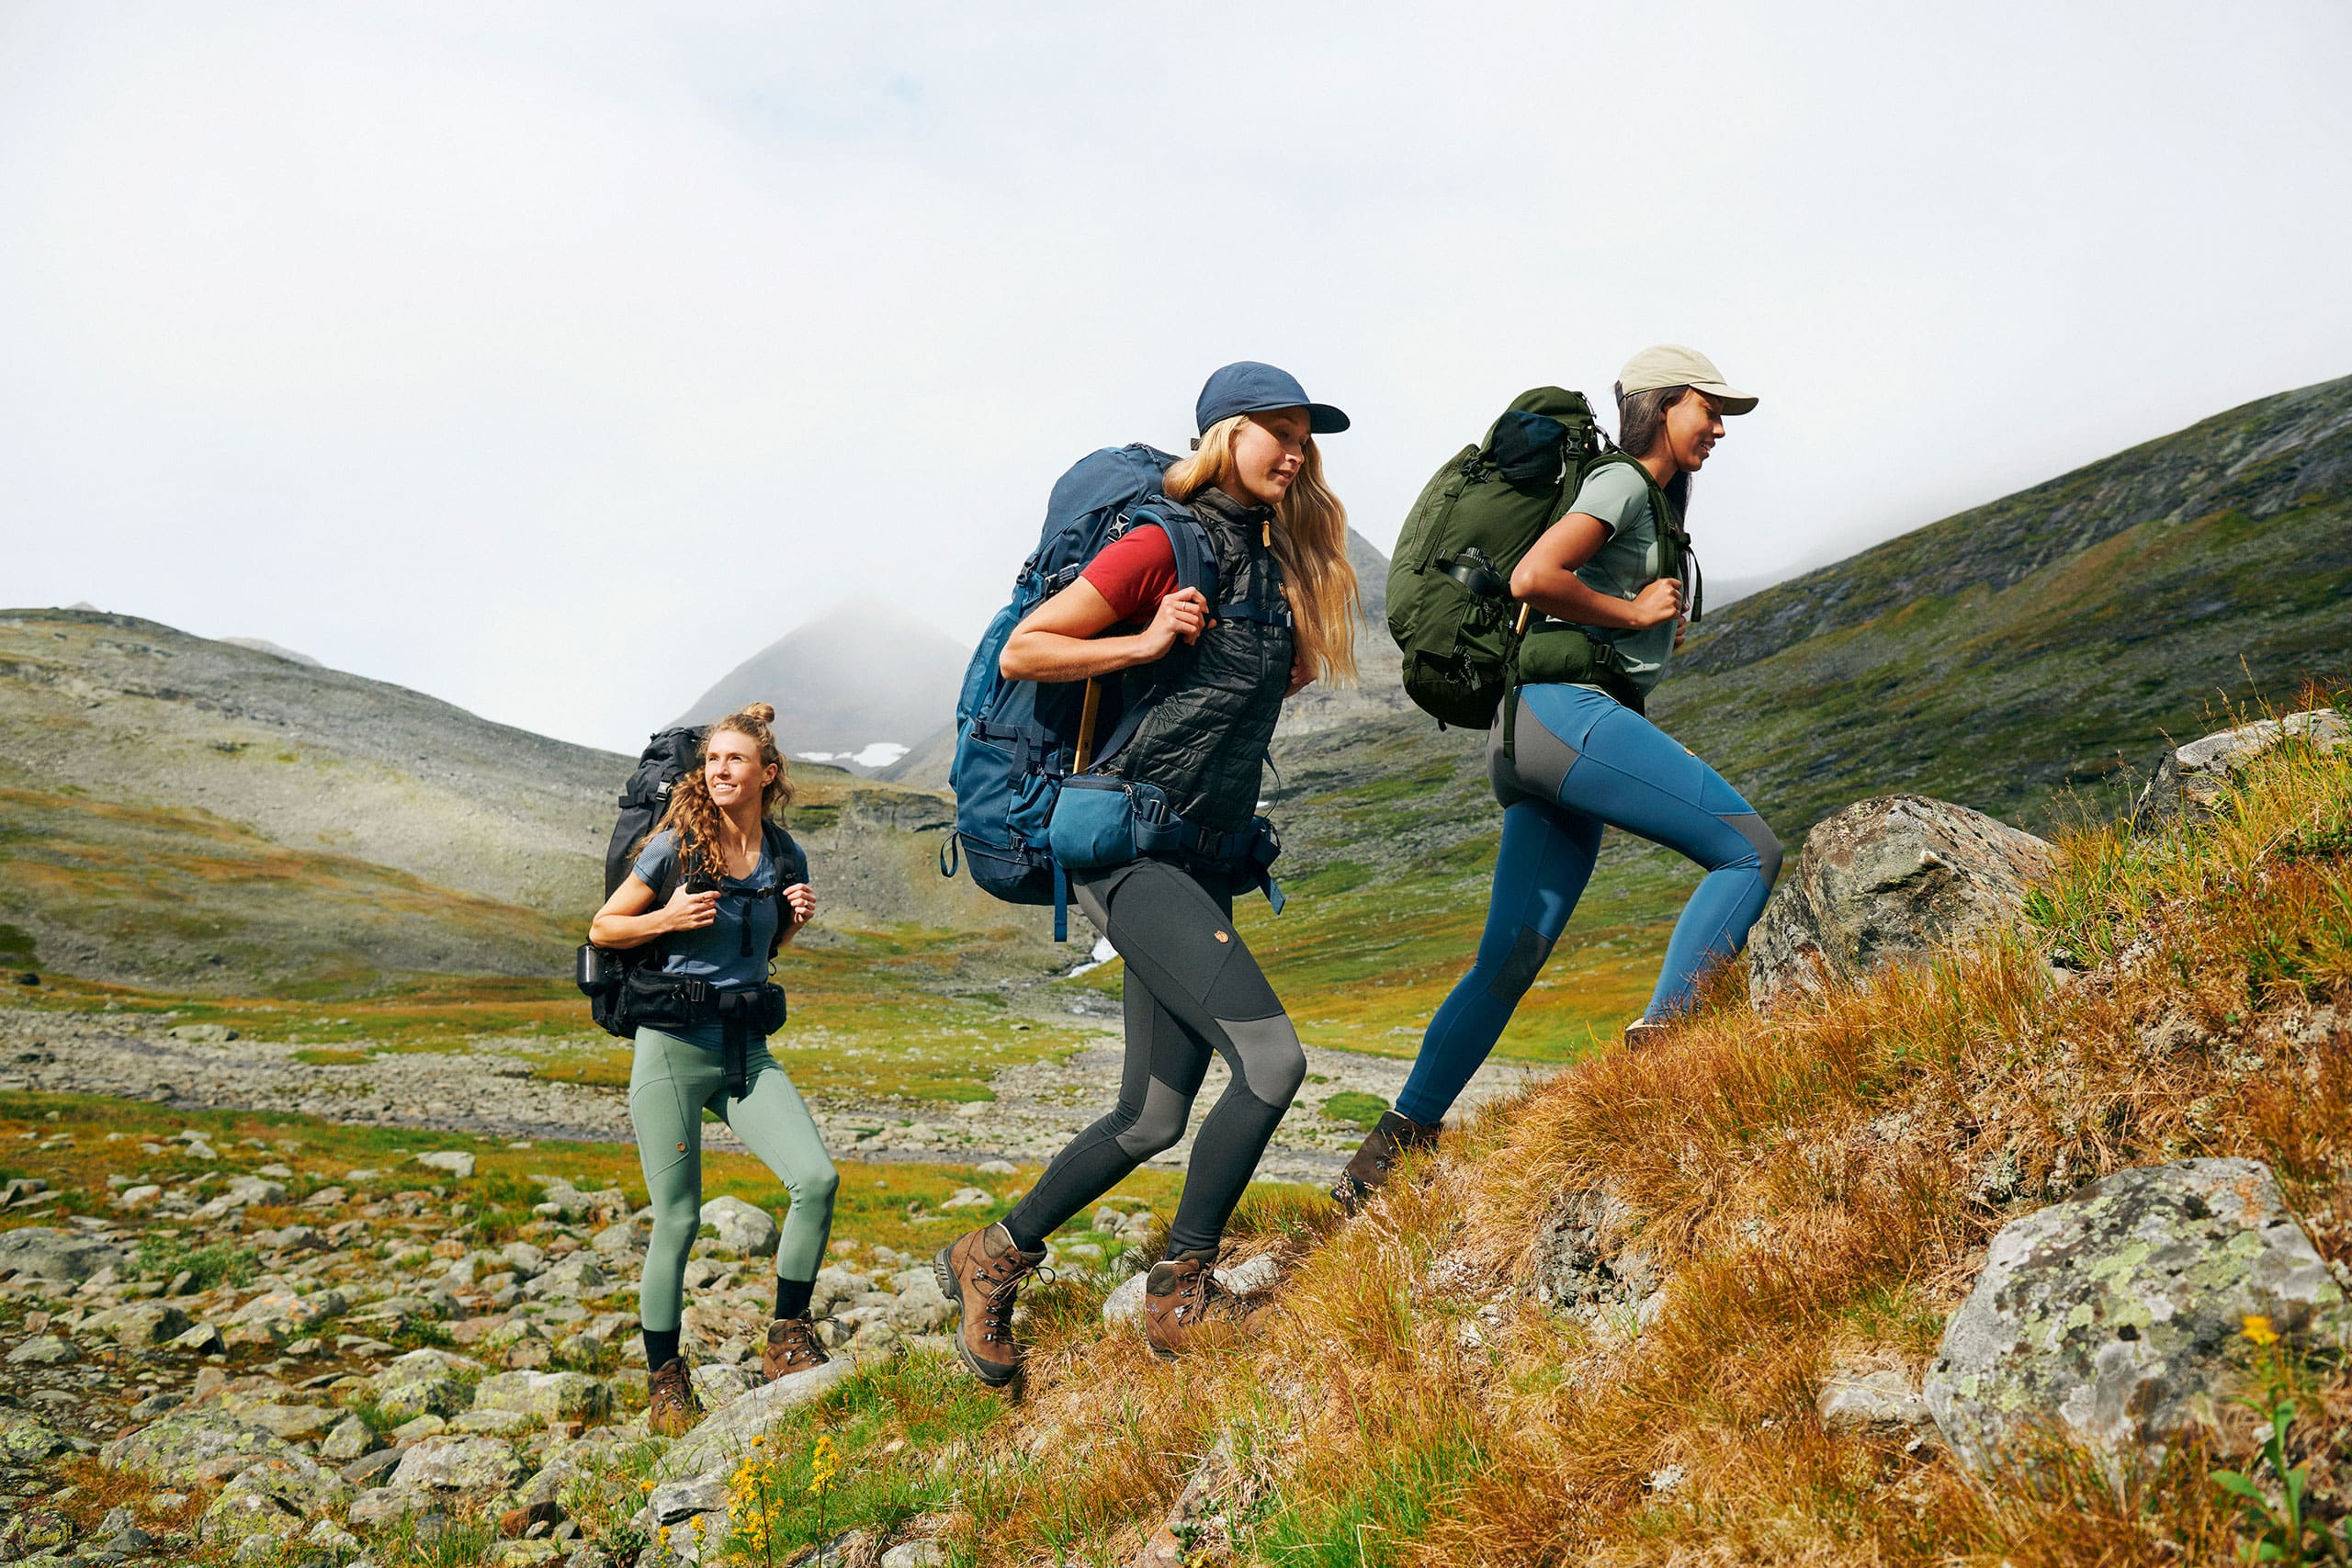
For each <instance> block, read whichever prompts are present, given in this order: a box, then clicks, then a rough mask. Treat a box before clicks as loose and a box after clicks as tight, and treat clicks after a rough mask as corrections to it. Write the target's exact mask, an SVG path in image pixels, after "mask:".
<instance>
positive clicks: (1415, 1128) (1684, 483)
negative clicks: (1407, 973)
mask: <svg viewBox="0 0 2352 1568" xmlns="http://www.w3.org/2000/svg"><path fill="white" fill-rule="evenodd" d="M1756 401H1757V400H1756V399H1754V398H1753V397H1750V396H1748V395H1747V393H1745V392H1740V391H1736V390H1735V389H1732V388H1731V387H1730V386H1728V385H1726V384H1725V383H1724V379H1723V378H1722V376H1721V375H1720V374H1718V373H1717V371H1716V369H1715V367H1714V366H1713V363H1711V362H1710V361H1709V360H1708V359H1707V357H1706V355H1702V354H1700V353H1697V352H1696V351H1694V350H1691V349H1688V348H1683V347H1679V346H1678V345H1676V344H1659V345H1658V346H1657V347H1654V348H1647V349H1644V350H1643V351H1642V352H1641V353H1639V354H1637V355H1634V357H1633V359H1632V360H1631V361H1630V362H1628V363H1627V365H1626V366H1625V368H1624V370H1623V372H1622V373H1621V374H1620V376H1619V378H1618V381H1617V409H1618V430H1619V441H1618V446H1619V447H1620V449H1621V450H1622V451H1623V453H1624V454H1626V457H1619V458H1616V459H1614V460H1610V461H1602V462H1599V463H1596V464H1594V465H1593V466H1592V467H1591V468H1589V469H1588V470H1586V475H1585V478H1584V480H1583V482H1582V484H1580V485H1579V486H1578V487H1577V494H1576V499H1575V500H1574V501H1573V502H1571V503H1570V505H1569V508H1568V511H1567V513H1566V515H1565V516H1563V517H1562V518H1561V519H1560V520H1559V521H1558V522H1557V523H1555V524H1554V525H1552V526H1551V527H1550V528H1549V529H1547V530H1546V531H1545V532H1544V536H1543V537H1542V538H1540V539H1539V540H1537V541H1536V543H1535V545H1534V546H1533V547H1532V548H1531V549H1529V551H1528V552H1527V554H1526V555H1525V556H1524V557H1522V558H1521V560H1520V563H1519V565H1518V566H1517V567H1516V568H1515V569H1513V570H1512V572H1511V577H1510V592H1511V597H1512V598H1514V599H1517V600H1518V601H1519V602H1520V603H1521V604H1524V605H1526V606H1528V607H1529V609H1530V611H1531V613H1532V617H1533V620H1534V622H1535V625H1534V626H1532V627H1531V629H1530V638H1531V643H1530V645H1529V646H1532V639H1533V638H1534V637H1536V636H1538V635H1540V634H1541V632H1542V630H1543V629H1544V626H1546V625H1554V626H1566V627H1572V628H1574V629H1575V630H1577V631H1579V632H1581V633H1583V634H1584V636H1585V637H1588V638H1589V639H1590V643H1591V646H1592V649H1593V650H1594V652H1595V655H1596V657H1595V658H1594V660H1593V661H1592V666H1591V668H1590V670H1589V676H1588V678H1584V679H1579V680H1575V681H1556V680H1555V681H1552V682H1542V683H1538V684H1532V685H1523V686H1521V687H1520V688H1519V689H1518V692H1517V694H1516V696H1515V697H1507V698H1506V699H1505V701H1506V702H1507V703H1514V702H1515V704H1516V711H1515V712H1513V713H1512V714H1511V724H1510V730H1509V731H1507V730H1506V727H1505V726H1504V724H1502V723H1499V722H1498V724H1497V725H1496V726H1495V728H1494V731H1493V733H1492V735H1491V736H1490V737H1489V739H1488V741H1487V768H1488V772H1489V773H1490V774H1491V776H1492V778H1493V781H1494V789H1495V797H1496V799H1497V800H1498V801H1499V802H1500V803H1501V804H1502V807H1503V834H1502V846H1501V849H1500V851H1499V852H1498V854H1497V856H1496V861H1495V881H1494V889H1493V893H1492V896H1491V898H1490V901H1489V903H1488V907H1487V929H1486V931H1485V934H1484V935H1482V936H1481V937H1480V938H1479V941H1478V953H1477V957H1476V961H1475V962H1474V963H1473V964H1472V965H1471V969H1470V972H1469V973H1468V974H1467V975H1465V976H1463V978H1462V980H1461V982H1460V983H1459V984H1457V985H1456V986H1455V987H1453V994H1452V995H1450V996H1448V997H1447V998H1446V999H1445V1001H1444V1003H1443V1005H1442V1006H1441V1007H1440V1008H1439V1009H1438V1010H1437V1015H1436V1017H1434V1018H1433V1019H1431V1020H1430V1026H1429V1031H1428V1032H1427V1033H1426V1034H1424V1035H1423V1036H1422V1038H1421V1049H1420V1055H1419V1057H1418V1058H1416V1060H1415V1061H1414V1063H1413V1070H1412V1073H1411V1074H1410V1076H1409V1077H1407V1079H1406V1081H1405V1088H1404V1091H1403V1092H1402V1093H1400V1094H1399V1095H1398V1096H1397V1105H1396V1108H1395V1109H1394V1110H1392V1111H1388V1112H1387V1113H1386V1114H1385V1115H1383V1116H1382V1117H1381V1119H1380V1122H1379V1124H1378V1125H1377V1126H1375V1127H1374V1129H1373V1131H1372V1134H1371V1135H1370V1136H1368V1137H1366V1138H1365V1139H1364V1141H1363V1147H1361V1148H1359V1149H1358V1150H1357V1151H1356V1153H1355V1157H1354V1158H1352V1159H1351V1160H1350V1161H1349V1162H1348V1168H1347V1171H1346V1173H1345V1174H1344V1175H1342V1176H1341V1177H1340V1180H1339V1183H1338V1185H1336V1186H1335V1187H1333V1188H1332V1190H1331V1196H1332V1197H1334V1198H1335V1199H1337V1200H1339V1201H1340V1203H1341V1204H1342V1205H1344V1206H1346V1207H1349V1208H1352V1207H1354V1206H1355V1205H1356V1204H1357V1203H1359V1202H1361V1201H1363V1199H1364V1198H1365V1197H1366V1196H1368V1195H1369V1194H1370V1193H1371V1192H1372V1190H1374V1188H1377V1187H1378V1186H1379V1185H1380V1184H1381V1183H1382V1181H1384V1180H1385V1179H1386V1177H1387V1174H1388V1169H1389V1167H1390V1166H1391V1165H1392V1164H1393V1163H1394V1162H1395V1161H1396V1159H1397V1156H1399V1155H1401V1154H1402V1153H1404V1152H1405V1151H1406V1150H1407V1149H1409V1148H1412V1147H1415V1146H1418V1145H1423V1144H1427V1143H1429V1142H1430V1141H1432V1140H1433V1139H1435V1138H1436V1136H1437V1134H1438V1127H1439V1124H1440V1122H1442V1121H1443V1119H1444V1116H1445V1113H1446V1111H1448V1110H1449V1109H1451V1108H1452V1106H1453V1101H1454V1099H1455V1097H1456V1096H1458V1095H1459V1094H1460V1093H1461V1092H1462V1089H1463V1086H1464V1085H1465V1084H1467V1083H1468V1082H1469V1081H1470V1077H1471V1075H1472V1074H1474V1073H1476V1071H1477V1070H1478V1067H1479V1066H1480V1064H1482V1063H1483V1062H1485V1061H1486V1059H1487V1053H1488V1052H1489V1051H1491V1050H1493V1049H1494V1044H1495V1042H1496V1040H1498V1038H1500V1036H1501V1034H1502V1032H1503V1026H1504V1025H1506V1024H1507V1023H1509V1022H1510V1016H1511V1013H1512V1011H1513V1010H1516V1009H1517V1007H1518V1006H1519V999H1520V998H1521V997H1522V996H1524V995H1525V994H1526V992H1527V988H1528V987H1529V986H1530V985H1532V984H1533V982H1534V979H1535V976H1536V975H1537V974H1538V973H1539V972H1540V971H1541V970H1542V969H1543V967H1544V960H1545V959H1546V958H1547V957H1549V956H1550V955H1551V952H1552V944H1553V943H1554V942H1557V941H1558V940H1559V938H1560V932H1561V931H1563V930H1564V929H1565V928H1566V925H1567V923H1568V916H1569V915H1570V914H1571V913H1572V912H1573V911H1574V910H1575V908H1576V907H1577V898H1578V897H1581V896H1582V895H1583V893H1584V887H1585V882H1586V880H1587V879H1588V878H1589V877H1590V876H1591V874H1592V865H1593V858H1594V856H1595V855H1596V854H1597V853H1598V852H1599V851H1600V830H1601V829H1602V828H1603V827H1604V826H1607V827H1614V828H1619V829H1623V830H1625V831H1627V832H1631V833H1638V834H1639V835H1641V836H1642V837H1643V838H1645V839H1648V840H1651V841H1652V842H1653V843H1659V844H1664V845H1666V846H1667V847H1668V848H1669V849H1673V850H1676V851H1679V852H1681V853H1683V854H1685V855H1688V856H1690V857H1691V859H1692V860H1694V861H1696V862H1697V863H1699V864H1700V865H1701V866H1702V867H1703V868H1704V869H1705V871H1706V875H1705V876H1704V877H1702V879H1701V880H1700V883H1699V886H1698V887H1697V889H1696V890H1695V891H1693V892H1692V893H1691V898H1690V901H1689V902H1688V903H1687V904H1686V905H1684V906H1683V909H1682V915H1681V918H1680V919H1679V920H1677V921H1676V922H1675V927H1674V934H1673V936H1672V937H1671V938H1670V939H1669V940H1668V942H1667V948H1666V961H1665V964H1663V965H1662V966H1661V968H1660V970H1659V973H1658V978H1657V988H1656V989H1655V990H1653V991H1652V992H1651V994H1650V1000H1649V1005H1648V1007H1646V1008H1645V1009H1644V1010H1643V1012H1642V1016H1641V1017H1640V1018H1638V1019H1636V1020H1635V1021H1634V1022H1633V1023H1631V1024H1629V1025H1627V1027H1626V1030H1625V1043H1626V1044H1628V1045H1634V1046H1637V1045H1639V1044H1640V1043H1642V1041H1643V1040H1644V1039H1645V1037H1648V1036H1653V1035H1656V1034H1657V1033H1659V1032H1662V1031H1663V1030H1664V1028H1665V1026H1666V1021H1667V1020H1668V1019H1669V1018H1671V1017H1672V1016H1673V1015H1674V1014H1675V1013H1676V1012H1678V1011H1679V1010H1682V1009H1683V1008H1685V1007H1687V1006H1688V1005H1689V1004H1690V1001H1691V997H1692V995H1693V994H1694V993H1695V992H1696V990H1697V988H1698V986H1699V983H1700V981H1701V979H1702V977H1703V976H1704V975H1705V973H1706V971H1707V969H1708V968H1709V966H1710V965H1713V964H1720V963H1722V962H1724V960H1726V959H1728V958H1730V957H1732V956H1734V955H1735V954H1736V953H1738V952H1739V950H1740V948H1741V947H1742V946H1743V945H1744V944H1745V943H1746V942H1747V931H1748V928H1749V927H1750V926H1752V925H1754V924H1755V923H1756V917H1757V916H1758V914H1760V913H1761V912H1762V910H1763V908H1764V899H1765V896H1766V895H1767V894H1769V893H1770V892H1771V890H1772V882H1773V879H1774V878H1775V877H1777V876H1778V875H1779V874H1780V869H1781V844H1780V840H1778V839H1776V838H1774V837H1773V836H1772V830H1771V829H1770V828H1767V827H1766V826H1765V825H1764V819H1763V818H1760V817H1758V815H1757V814H1756V811H1755V809H1754V808H1753V807H1750V806H1749V805H1748V804H1747V801H1746V800H1744V799H1742V798H1741V797H1740V795H1739V793H1738V792H1737V791H1736V790H1735V789H1733V788H1732V787H1731V785H1729V784H1725V783H1724V780H1723V777H1722V775H1720V774H1719V773H1716V772H1715V771H1714V769H1713V768H1711V767H1709V766H1707V764H1706V763H1704V762H1702V761H1700V760H1699V758H1698V756H1697V755H1696V754H1695V753H1693V752H1692V751H1691V750H1689V749H1688V748H1687V747H1685V746H1683V745H1681V744H1680V743H1679V741H1677V740H1675V739H1673V738H1672V737H1671V736H1668V734H1667V733H1666V732H1665V731H1663V730H1661V729H1659V728H1657V726H1656V725H1654V724H1652V723H1650V721H1649V720H1648V719H1647V718H1645V716H1643V706H1644V702H1645V698H1646V697H1647V696H1648V694H1649V693H1650V692H1651V691H1652V690H1654V689H1655V688H1656V687H1657V683H1658V682H1659V681H1660V680H1662V679H1664V678H1665V675H1666V671H1667V666H1668V662H1669V661H1670V660H1672V658H1673V654H1674V650H1675V649H1677V648H1678V647H1679V646H1680V644H1681V640H1682V636H1681V633H1682V626H1683V622H1684V617H1685V615H1686V614H1687V613H1688V612H1689V611H1690V610H1691V605H1689V604H1686V603H1685V602H1684V597H1683V594H1684V585H1683V582H1682V581H1681V575H1680V574H1679V572H1677V571H1675V570H1673V565H1672V563H1673V561H1674V559H1675V558H1676V557H1677V556H1678V555H1679V548H1675V547H1676V546H1678V545H1679V541H1680V540H1681V539H1682V537H1683V536H1682V533H1681V529H1682V525H1683V521H1682V520H1683V517H1684V515H1685V513H1686V511H1687V508H1688V506H1689V502H1690V495H1691V475H1693V474H1695V473H1697V472H1698V471H1699V468H1700V467H1701V466H1702V464H1704V463H1705V462H1706V460H1707V457H1708V455H1709V454H1710V453H1712V452H1713V450H1714V446H1715V443H1716V442H1717V441H1720V440H1721V439H1722V438H1723V434H1724V419H1725V418H1726V417H1729V416H1731V415H1735V414H1743V413H1746V412H1748V411H1749V410H1750V409H1753V408H1754V407H1755V406H1756ZM1627 457H1630V459H1631V460H1630V461H1629V460H1627ZM1507 733H1509V735H1510V743H1509V745H1508V746H1506V744H1505V736H1506V734H1507Z"/></svg>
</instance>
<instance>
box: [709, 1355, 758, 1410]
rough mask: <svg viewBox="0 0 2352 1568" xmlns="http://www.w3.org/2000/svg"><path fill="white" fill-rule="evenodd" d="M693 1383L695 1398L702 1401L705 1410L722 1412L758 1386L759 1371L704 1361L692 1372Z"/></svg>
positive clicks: (754, 1368)
mask: <svg viewBox="0 0 2352 1568" xmlns="http://www.w3.org/2000/svg"><path fill="white" fill-rule="evenodd" d="M694 1382H695V1398H696V1399H699V1400H701V1401H702V1407H703V1408H704V1409H705V1410H724V1409H725V1408H727V1406H729V1404H733V1403H734V1402H735V1401H736V1400H738V1399H741V1397H742V1396H743V1395H745V1394H747V1393H751V1392H752V1390H753V1389H755V1388H757V1387H759V1386H760V1370H759V1369H758V1368H757V1367H730V1366H729V1365H728V1364H727V1363H726V1362H724V1361H706V1362H704V1363H703V1364H702V1365H701V1366H699V1367H696V1368H695V1370H694Z"/></svg>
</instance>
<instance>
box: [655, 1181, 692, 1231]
mask: <svg viewBox="0 0 2352 1568" xmlns="http://www.w3.org/2000/svg"><path fill="white" fill-rule="evenodd" d="M701 1228H702V1205H701V1204H700V1203H698V1202H696V1201H695V1195H694V1194H693V1193H691V1192H664V1193H661V1194H659V1195H657V1196H656V1197H655V1198H654V1200H653V1230H654V1234H655V1235H678V1234H680V1233H682V1232H683V1233H684V1235H686V1236H687V1238H688V1239H690V1240H691V1239H692V1238H693V1236H694V1234H695V1232H696V1231H698V1230H700V1229H701Z"/></svg>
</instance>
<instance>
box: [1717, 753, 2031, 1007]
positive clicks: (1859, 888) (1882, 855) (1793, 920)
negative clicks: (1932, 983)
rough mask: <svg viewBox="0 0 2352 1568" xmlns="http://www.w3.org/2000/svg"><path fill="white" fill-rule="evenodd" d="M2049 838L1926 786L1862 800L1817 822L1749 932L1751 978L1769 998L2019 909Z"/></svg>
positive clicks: (1844, 977) (1861, 972)
mask: <svg viewBox="0 0 2352 1568" xmlns="http://www.w3.org/2000/svg"><path fill="white" fill-rule="evenodd" d="M2050 864H2051V850H2050V845H2049V844H2048V843H2046V842H2045V841H2043V840H2041V839H2037V838H2035V837H2034V836H2033V835H2032V834H2030V833H2027V832H2021V831H2019V830H2018V829H2015V828H2012V827H2010V826H2008V825H2007V823H2004V822H1998V821H1996V820H1995V819H1994V818H1990V817H1987V816H1985V814H1984V813H1983V812H1981V811H1972V810H1970V809H1969V808H1968V807H1965V806H1954V805H1953V804H1951V802H1950V801H1946V800H1933V799H1930V798H1929V797H1928V796H1927V795H1875V796H1873V797H1871V799H1869V800H1859V801H1856V802H1855V803H1854V804H1853V805H1851V806H1849V807H1845V808H1844V809H1843V810H1841V811H1838V813H1836V814H1835V815H1834V816H1831V817H1829V818H1825V819H1824V820H1822V821H1820V822H1817V823H1815V825H1814V828H1813V831H1811V832H1810V833H1807V834H1806V835H1805V840H1804V850H1803V851H1802V852H1799V854H1798V855H1797V858H1796V862H1795V863H1794V864H1793V865H1792V866H1790V867H1789V868H1788V870H1787V871H1786V872H1784V873H1783V874H1781V881H1780V886H1778V887H1777V888H1776V889H1775V890H1774V892H1773V894H1772V897H1771V900H1770V902H1769V903H1767V904H1766V905H1765V906H1764V915H1763V918H1762V919H1759V920H1758V921H1757V922H1756V929H1755V931H1754V932H1753V933H1751V934H1750V936H1749V938H1748V944H1747V976H1748V978H1747V990H1748V995H1749V996H1750V997H1751V998H1754V999H1755V1002H1756V1005H1757V1006H1758V1007H1759V1008H1762V1009H1765V1010H1770V1009H1771V1008H1773V1007H1774V1006H1777V1005H1779V1004H1781V1003H1782V1002H1784V1001H1787V1000H1790V999H1792V998H1795V997H1798V996H1807V995H1818V994H1819V993H1820V991H1821V990H1822V988H1823V983H1824V981H1825V980H1826V981H1846V982H1851V981H1857V980H1860V979H1862V978H1864V977H1866V976H1869V975H1870V974H1871V972H1873V971H1874V970H1877V969H1879V968H1881V967H1882V966H1883V965H1885V964H1891V963H1894V962H1897V961H1900V960H1904V959H1911V958H1918V957H1921V956H1924V955H1925V954H1926V953H1928V952H1929V951H1931V950H1932V949H1935V948H1938V947H1941V946H1946V945H1949V944H1950V943H1952V942H1958V941H1961V940H1962V939H1964V938H1966V937H1968V936H1971V935H1973V934H1974V933H1975V932H1977V931H1983V930H1985V929H1986V928H1987V927H1990V926H1993V925H1996V924H1998V923H2000V922H2002V921H2005V920H2007V919H2012V918H2013V917H2014V916H2015V915H2016V914H2017V912H2018V909H2019V908H2021V907H2022V906H2023V905H2024V902H2025V894H2026V888H2027V886H2028V885H2029V884H2030V883H2031V882H2032V881H2033V879H2034V878H2036V877H2038V876H2040V875H2041V874H2043V873H2044V872H2046V871H2048V870H2049V869H2050Z"/></svg>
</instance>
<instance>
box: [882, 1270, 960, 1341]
mask: <svg viewBox="0 0 2352 1568" xmlns="http://www.w3.org/2000/svg"><path fill="white" fill-rule="evenodd" d="M890 1284H891V1287H892V1288H893V1289H894V1290H895V1291H897V1292H898V1299H897V1300H896V1301H895V1302H894V1303H892V1305H891V1307H890V1325H891V1326H892V1327H893V1328H896V1329H897V1330H898V1331H899V1333H900V1334H941V1333H944V1332H945V1331H946V1330H947V1329H948V1328H949V1327H950V1326H951V1325H954V1324H955V1322H956V1305H955V1303H952V1302H950V1301H949V1300H948V1299H947V1297H946V1295H945V1294H944V1292H942V1291H941V1290H940V1288H939V1276H938V1274H937V1273H935V1272H934V1271H933V1269H932V1268H931V1267H930V1265H928V1264H925V1265H923V1266H922V1267H921V1268H916V1269H902V1270H900V1271H899V1273H897V1274H895V1275H893V1276H892V1277H891V1280H890Z"/></svg>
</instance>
